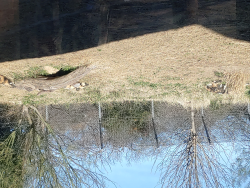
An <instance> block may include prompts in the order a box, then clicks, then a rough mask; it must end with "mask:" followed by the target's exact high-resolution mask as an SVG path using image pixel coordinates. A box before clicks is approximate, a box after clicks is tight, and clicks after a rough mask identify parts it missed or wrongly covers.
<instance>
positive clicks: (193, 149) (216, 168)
mask: <svg viewBox="0 0 250 188" xmlns="http://www.w3.org/2000/svg"><path fill="white" fill-rule="evenodd" d="M191 120H192V128H191V129H190V130H189V131H187V132H186V134H187V137H186V138H185V139H184V140H183V142H182V143H179V144H177V145H174V146H172V147H170V148H169V149H167V150H166V151H165V153H166V154H165V156H164V158H163V160H162V161H161V162H160V163H159V164H158V166H157V169H158V170H160V171H161V173H162V174H161V180H160V183H161V185H162V187H190V188H191V187H209V188H211V187H232V181H231V170H230V168H229V167H227V165H226V164H227V162H228V158H227V156H226V152H225V153H223V152H221V149H223V148H222V146H221V145H220V144H211V145H210V144H208V143H206V142H204V141H203V140H202V139H201V137H200V136H199V135H198V134H197V132H196V126H195V122H194V110H193V108H192V109H191ZM223 151H224V149H223Z"/></svg>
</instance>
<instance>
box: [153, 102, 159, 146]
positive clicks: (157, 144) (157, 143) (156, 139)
mask: <svg viewBox="0 0 250 188" xmlns="http://www.w3.org/2000/svg"><path fill="white" fill-rule="evenodd" d="M151 113H152V125H153V128H154V134H155V141H156V147H157V148H158V147H159V142H158V137H157V133H156V128H155V121H154V116H155V113H154V101H153V100H152V101H151Z"/></svg>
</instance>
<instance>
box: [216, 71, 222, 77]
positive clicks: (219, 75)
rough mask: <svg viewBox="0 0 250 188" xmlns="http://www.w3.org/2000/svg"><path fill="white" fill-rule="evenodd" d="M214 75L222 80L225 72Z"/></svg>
mask: <svg viewBox="0 0 250 188" xmlns="http://www.w3.org/2000/svg"><path fill="white" fill-rule="evenodd" d="M214 75H215V76H217V77H219V78H222V77H223V76H224V73H223V72H218V71H214Z"/></svg>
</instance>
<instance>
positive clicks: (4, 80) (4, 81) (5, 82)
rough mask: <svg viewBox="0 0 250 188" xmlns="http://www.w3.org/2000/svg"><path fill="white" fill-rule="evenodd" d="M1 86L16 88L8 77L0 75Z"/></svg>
mask: <svg viewBox="0 0 250 188" xmlns="http://www.w3.org/2000/svg"><path fill="white" fill-rule="evenodd" d="M0 84H3V85H5V86H10V87H15V85H14V84H13V83H12V82H11V81H10V79H8V78H7V77H5V76H3V75H0Z"/></svg>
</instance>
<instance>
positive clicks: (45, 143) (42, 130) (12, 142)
mask: <svg viewBox="0 0 250 188" xmlns="http://www.w3.org/2000/svg"><path fill="white" fill-rule="evenodd" d="M19 118H20V119H19V122H18V125H17V128H16V129H15V130H14V131H13V132H12V133H11V134H10V136H9V137H8V139H7V141H6V142H2V143H1V144H0V149H1V155H0V161H3V160H5V161H6V157H5V156H6V154H7V153H8V151H9V150H10V149H12V150H13V152H12V154H13V153H14V155H16V156H18V161H17V162H18V164H17V165H16V166H21V169H20V168H19V169H20V172H21V173H19V178H20V179H21V180H22V182H23V185H24V186H25V187H105V181H106V180H108V179H107V178H106V177H105V176H103V175H102V174H101V172H100V171H99V172H98V170H96V169H98V166H97V161H96V157H95V156H96V155H97V154H98V152H97V151H95V150H86V151H84V152H83V153H82V154H84V155H81V156H79V155H78V156H77V155H76V154H75V152H74V151H76V150H75V148H73V147H72V145H69V144H68V143H67V140H64V139H62V138H61V137H60V136H58V135H56V134H55V132H54V131H53V129H52V128H51V126H50V125H49V124H48V123H47V122H46V121H45V120H44V118H43V117H42V115H41V114H40V113H39V111H38V110H37V109H36V108H35V107H34V106H23V107H22V113H21V115H20V117H19ZM12 154H10V155H9V158H10V159H12V156H13V155H12ZM4 157H5V158H4ZM102 160H103V161H105V158H104V157H103V158H102ZM1 172H2V171H1ZM4 173H7V171H3V174H4ZM6 183H7V182H5V184H3V185H4V186H5V185H7V184H6ZM19 185H20V184H19ZM14 187H18V186H14Z"/></svg>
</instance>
